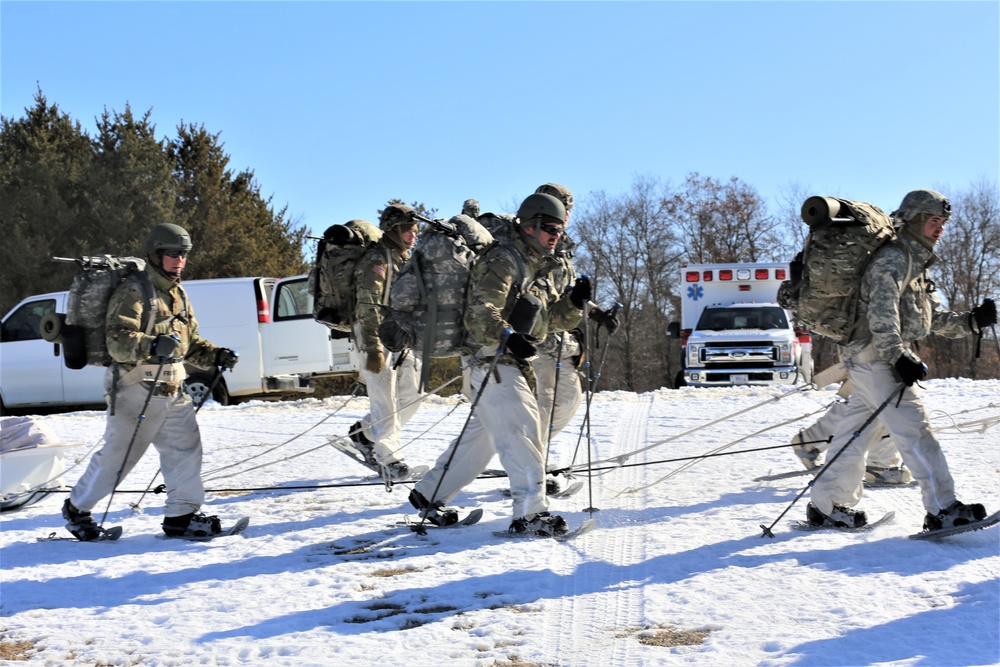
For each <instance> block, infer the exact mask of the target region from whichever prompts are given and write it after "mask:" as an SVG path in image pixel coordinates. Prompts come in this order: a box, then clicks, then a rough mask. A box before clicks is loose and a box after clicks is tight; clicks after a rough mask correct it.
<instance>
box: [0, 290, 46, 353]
mask: <svg viewBox="0 0 1000 667" xmlns="http://www.w3.org/2000/svg"><path fill="white" fill-rule="evenodd" d="M54 312H56V300H55V299H41V300H39V301H29V302H28V303H26V304H24V305H23V306H21V307H20V308H18V309H17V310H15V311H14V312H13V313H12V314H11V316H10V317H8V318H7V321H6V322H4V323H3V342H5V343H6V342H8V341H15V340H40V339H41V337H42V334H41V332H40V331H39V330H38V325H39V324H41V322H42V318H43V317H45V316H46V315H48V314H49V313H54Z"/></svg>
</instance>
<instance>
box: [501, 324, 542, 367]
mask: <svg viewBox="0 0 1000 667" xmlns="http://www.w3.org/2000/svg"><path fill="white" fill-rule="evenodd" d="M534 340H537V339H536V338H534V337H532V336H528V335H526V334H523V333H519V332H516V331H515V332H514V333H512V334H511V335H510V336H508V337H507V351H508V352H510V353H511V354H512V355H513V356H515V357H517V358H518V359H520V360H521V361H527V360H529V359H531V358H532V357H534V356H535V353H537V352H538V349H537V348H536V347H535V345H534V344H533V343H532V341H534Z"/></svg>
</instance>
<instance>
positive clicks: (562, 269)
mask: <svg viewBox="0 0 1000 667" xmlns="http://www.w3.org/2000/svg"><path fill="white" fill-rule="evenodd" d="M574 248H576V243H575V242H574V241H573V239H571V238H570V237H568V236H564V237H562V238H561V239H559V245H558V246H557V247H556V256H555V257H554V258H553V259H554V261H555V268H553V269H552V271H551V272H550V273H549V275H550V276H551V279H552V285H553V287H555V289H556V292H557V293H559V294H563V293H564V292H566V290H568V289H570V288H571V287H572V286H573V283H575V282H576V267H574V266H573V249H574ZM574 326H579V322H577V324H576V325H574ZM570 328H573V327H570ZM560 343H561V344H562V352H561V353H560V351H559V345H560ZM582 349H583V348H582V347H581V346H580V341H579V340H577V338H576V336H573V335H572V334H570V333H569V332H568V331H561V332H558V333H550V334H549V335H548V336H546V337H545V340H544V341H542V343H541V344H540V345H539V346H538V353H539V354H544V355H548V356H550V357H553V358H555V357H560V356H561V358H562V359H570V358H571V357H576V356H579V355H580V352H581V351H582Z"/></svg>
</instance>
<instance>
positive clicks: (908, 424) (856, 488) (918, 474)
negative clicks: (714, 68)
mask: <svg viewBox="0 0 1000 667" xmlns="http://www.w3.org/2000/svg"><path fill="white" fill-rule="evenodd" d="M862 354H863V353H862ZM847 371H848V373H849V374H850V378H851V380H852V381H853V382H854V391H853V393H852V394H851V400H850V401H848V403H847V404H846V406H847V407H846V409H845V412H844V415H843V418H842V420H841V422H840V424H839V425H838V427H837V432H836V434H835V435H834V438H833V442H832V443H831V444H830V452H831V453H833V454H834V455H835V454H836V452H838V451H840V449H841V448H842V447H843V446H844V444H845V443H847V442H848V440H850V438H851V436H852V435H853V433H854V432H855V431H857V430H858V429H859V428H861V425H862V424H864V423H865V420H867V419H868V417H870V416H871V415H872V413H873V412H874V411H875V410H877V409H878V408H879V406H880V405H882V404H883V403H885V402H886V400H888V399H890V396H891V400H889V402H888V404H887V405H886V406H885V409H883V410H882V412H881V413H879V418H880V419H881V420H882V423H883V424H884V425H885V428H886V429H887V430H888V431H889V435H890V436H891V438H892V440H893V442H895V443H896V445H897V446H898V447H899V452H900V454H902V456H903V463H905V464H906V467H907V468H909V469H910V472H911V473H913V478H914V479H915V480H917V483H918V484H919V485H920V493H921V497H922V500H923V505H924V508H925V509H926V510H927V511H928V512H932V513H935V514H936V513H937V512H939V511H941V510H942V509H943V508H945V507H948V505H950V504H951V503H953V502H954V501H955V481H954V480H953V479H952V477H951V473H950V472H949V470H948V462H947V461H946V460H945V457H944V453H943V452H942V451H941V444H940V443H939V442H938V440H937V438H935V437H934V434H933V433H932V432H931V427H930V422H929V421H928V419H927V410H926V409H925V408H924V405H923V403H922V402H921V400H920V390H919V388H918V387H917V386H916V385H914V386H912V387H906V389H905V390H904V391H903V397H902V400H901V401H900V403H899V406H898V407H897V406H896V401H897V400H899V395H898V394H895V395H893V392H894V391H895V390H896V389H898V388H899V387H900V385H901V383H900V381H899V380H898V379H896V376H895V374H894V373H893V370H892V367H891V366H889V364H888V363H886V362H884V361H881V360H877V361H865V362H858V361H856V360H849V361H848V362H847ZM869 428H870V426H869ZM865 454H866V451H865V447H864V446H863V445H862V443H861V442H860V441H859V440H855V441H854V442H852V443H851V444H850V446H848V447H847V449H846V450H844V452H843V453H842V454H841V455H840V456H839V457H838V458H837V459H836V460H835V461H833V462H832V463H829V462H828V463H827V465H826V468H825V469H824V472H823V473H822V474H821V475H820V476H819V477H818V478H817V479H816V481H815V482H814V483H813V489H812V502H813V504H815V505H816V507H817V508H818V509H819V511H820V512H823V513H824V514H829V513H830V512H832V511H833V506H834V505H842V506H846V507H853V506H855V505H857V504H858V502H859V501H860V500H861V493H862V488H863V484H862V482H863V480H864V475H865Z"/></svg>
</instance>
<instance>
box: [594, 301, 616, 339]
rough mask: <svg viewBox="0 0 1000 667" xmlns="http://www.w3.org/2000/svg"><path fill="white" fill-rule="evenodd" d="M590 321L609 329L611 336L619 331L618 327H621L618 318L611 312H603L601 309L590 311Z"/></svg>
mask: <svg viewBox="0 0 1000 667" xmlns="http://www.w3.org/2000/svg"><path fill="white" fill-rule="evenodd" d="M590 319H592V320H594V321H595V322H597V324H598V325H600V326H602V327H604V328H605V329H607V330H608V335H609V336H610V335H612V334H614V332H616V331H618V327H620V326H621V322H619V321H618V318H617V317H615V316H614V315H612V314H611V313H609V312H606V311H603V310H601V309H600V308H594V309H593V310H591V311H590Z"/></svg>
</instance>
